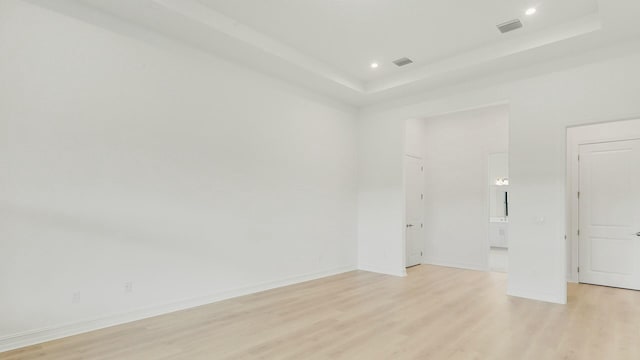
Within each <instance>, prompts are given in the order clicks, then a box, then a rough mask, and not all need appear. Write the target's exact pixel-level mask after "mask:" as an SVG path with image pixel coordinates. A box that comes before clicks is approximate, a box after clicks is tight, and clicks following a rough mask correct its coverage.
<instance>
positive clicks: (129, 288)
mask: <svg viewBox="0 0 640 360" xmlns="http://www.w3.org/2000/svg"><path fill="white" fill-rule="evenodd" d="M124 292H125V293H131V292H133V282H131V281H127V282H126V283H124Z"/></svg>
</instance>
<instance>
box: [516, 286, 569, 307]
mask: <svg viewBox="0 0 640 360" xmlns="http://www.w3.org/2000/svg"><path fill="white" fill-rule="evenodd" d="M507 295H509V296H515V297H519V298H524V299H529V300H538V301H544V302H549V303H554V304H562V305H564V304H566V303H567V298H566V296H565V297H564V298H562V296H560V295H558V294H550V293H542V292H537V291H531V290H528V289H521V288H520V289H516V288H512V287H508V288H507Z"/></svg>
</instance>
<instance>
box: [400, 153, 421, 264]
mask: <svg viewBox="0 0 640 360" xmlns="http://www.w3.org/2000/svg"><path fill="white" fill-rule="evenodd" d="M407 158H412V159H417V160H420V167H421V171H420V174H421V175H420V178H421V181H420V192H421V194H422V195H423V197H424V158H422V157H421V156H418V155H412V154H408V153H405V154H404V157H403V158H402V160H403V161H402V181H403V183H404V184H403V187H404V192H403V193H404V212H403V214H404V219H403V224H404V225H405V226H404V227H403V234H404V241H403V258H404V266H405V268H406V266H407V227H406V222H407V186H406V184H407V179H406V174H407V167H406V161H405V160H406V159H407ZM422 200H423V202H422V207H423V209H422V212H421V216H420V235H421V236H422V235H424V227H423V225H424V198H423V199H422ZM422 237H424V236H422ZM422 240H423V244H422V245H423V246H422V247H423V249H424V248H425V245H426V244H425V243H426V242H425V241H424V240H425V239H422ZM422 264H424V253H423V254H422V255H420V264H417V265H422Z"/></svg>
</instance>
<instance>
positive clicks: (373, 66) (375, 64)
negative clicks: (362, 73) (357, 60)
mask: <svg viewBox="0 0 640 360" xmlns="http://www.w3.org/2000/svg"><path fill="white" fill-rule="evenodd" d="M378 66H380V65H378V63H376V62H374V63H371V68H372V69H377V68H378Z"/></svg>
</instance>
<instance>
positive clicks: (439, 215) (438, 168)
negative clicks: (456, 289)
mask: <svg viewBox="0 0 640 360" xmlns="http://www.w3.org/2000/svg"><path fill="white" fill-rule="evenodd" d="M508 126H509V107H508V105H506V104H500V105H490V106H486V107H482V108H477V109H470V110H464V111H460V112H455V113H450V114H444V115H438V116H432V117H426V118H417V119H410V120H407V121H406V127H405V152H404V154H403V156H404V162H405V169H404V171H405V175H404V176H405V180H404V181H405V184H404V185H405V213H406V218H405V219H404V220H405V224H404V227H405V228H404V229H403V230H404V234H405V239H404V240H405V241H404V245H405V249H404V251H403V253H404V256H405V265H406V266H410V265H414V264H416V263H417V261H418V259H420V260H421V263H423V264H430V265H439V266H448V267H457V268H464V269H472V270H481V271H487V270H490V269H492V270H496V269H499V271H502V272H506V271H507V265H506V264H507V256H508V252H507V247H508V245H507V226H508V224H507V221H506V219H507V212H508V210H506V208H505V206H507V203H506V198H505V193H506V191H507V190H508V186H506V184H507V183H508V176H509V174H508V155H507V152H508V141H509V127H508ZM492 155H493V156H492ZM493 160H496V161H495V164H494V165H496V167H495V169H494V167H493V166H489V162H490V161H493ZM418 163H420V164H421V165H420V166H418ZM418 168H420V169H421V170H422V171H421V172H420V173H418V171H417V170H415V169H418ZM494 170H495V171H494ZM412 172H413V173H412ZM416 178H420V179H421V184H422V186H421V192H419V191H417V190H416V188H418V186H417V185H416V184H414V183H412V182H413V181H414V180H413V179H416ZM496 179H500V183H499V185H498V184H496ZM492 185H496V186H492ZM492 188H493V189H494V190H495V191H494V192H493V193H491V189H492ZM491 194H493V195H495V197H494V200H496V201H495V204H494V205H495V206H493V207H490V199H491ZM498 196H500V197H499V198H498ZM416 206H420V208H421V209H419V210H418V211H416V210H415V207H416ZM491 209H494V210H495V214H494V215H495V216H492V215H491V213H490V211H491ZM414 213H417V214H418V215H417V216H415V215H413V214H414ZM418 219H420V220H421V221H419V220H418ZM492 219H493V220H496V219H499V220H501V222H496V223H492ZM418 225H419V226H418ZM490 230H491V231H493V230H495V232H496V234H497V236H496V237H493V238H490ZM416 237H419V239H418V240H417V241H416ZM490 240H491V241H492V240H495V242H494V243H491V242H490ZM492 250H493V253H495V254H496V257H494V258H492V259H494V260H496V263H497V264H500V265H497V266H491V264H490V261H489V260H490V253H491V251H492Z"/></svg>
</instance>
